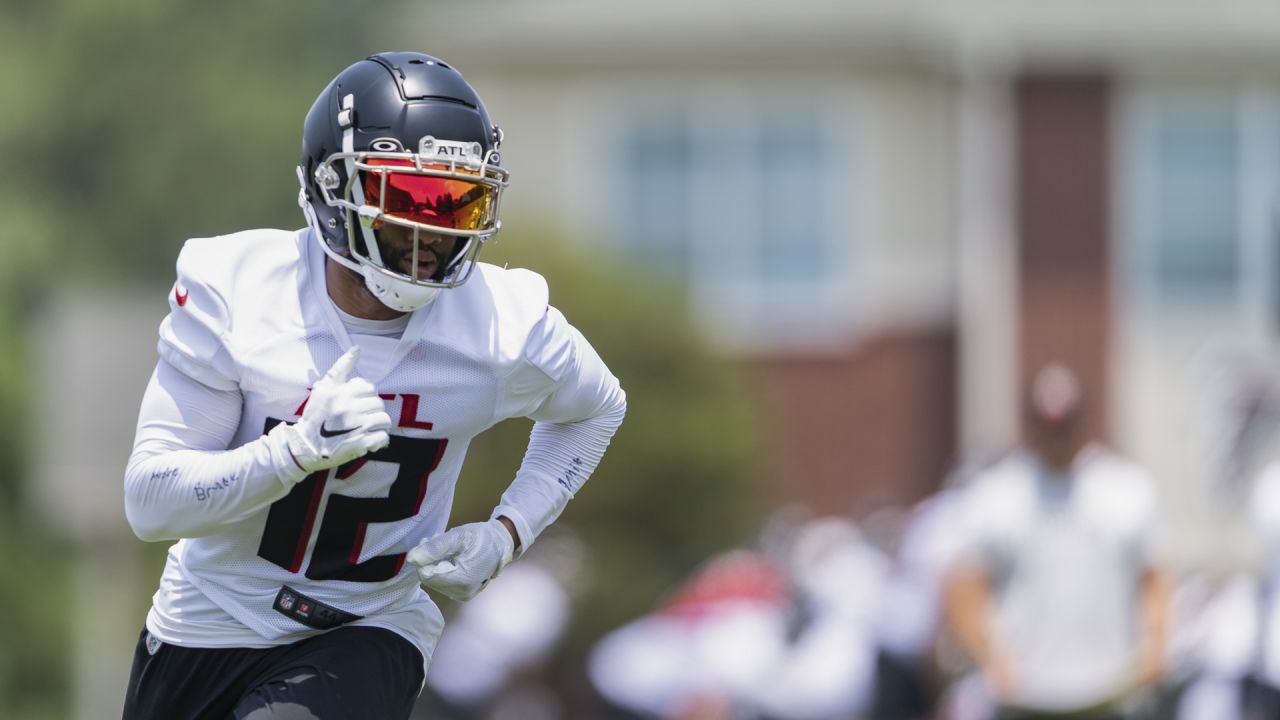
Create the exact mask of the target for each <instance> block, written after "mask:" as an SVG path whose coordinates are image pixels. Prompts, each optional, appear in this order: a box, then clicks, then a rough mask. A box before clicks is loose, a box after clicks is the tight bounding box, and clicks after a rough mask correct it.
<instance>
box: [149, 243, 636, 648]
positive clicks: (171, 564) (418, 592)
mask: <svg viewBox="0 0 1280 720" xmlns="http://www.w3.org/2000/svg"><path fill="white" fill-rule="evenodd" d="M310 232H311V231H309V230H301V231H298V232H288V231H278V230H255V231H249V232H244V233H239V234H236V235H230V236H225V237H218V238H209V239H198V240H191V241H188V242H187V244H186V246H185V247H184V249H183V250H182V253H181V255H180V256H179V258H178V281H177V284H176V286H175V288H174V290H173V292H172V293H171V295H170V314H169V316H168V317H166V318H165V320H164V322H163V324H162V325H161V328H160V342H159V353H160V356H161V358H162V360H163V361H164V363H167V364H168V365H171V366H172V367H173V368H176V369H177V370H179V371H181V373H183V374H185V375H186V376H188V377H190V378H194V379H195V380H198V381H199V382H200V383H202V384H203V385H204V386H207V387H208V388H212V389H213V390H215V391H223V392H227V391H235V392H238V393H239V395H240V397H241V399H242V404H241V414H240V419H239V425H238V427H237V429H236V430H235V434H234V438H233V439H232V441H231V442H230V444H229V445H228V448H237V447H240V446H242V445H244V444H246V443H250V442H252V441H254V440H257V439H258V438H260V437H261V436H262V435H263V434H264V433H265V432H267V431H268V430H269V429H270V428H271V427H272V426H273V425H274V424H276V423H280V422H295V421H296V420H297V419H298V418H299V417H300V414H301V412H302V410H303V408H304V406H305V403H306V401H307V397H308V391H309V388H310V387H311V386H312V385H313V384H314V383H315V382H316V381H317V380H319V379H320V377H322V376H323V374H324V372H325V371H326V370H327V369H328V368H329V367H330V366H331V365H332V364H333V363H334V361H336V360H337V359H338V358H339V357H340V356H341V355H342V354H343V353H344V352H345V351H346V350H347V349H348V348H349V347H351V345H352V343H353V340H352V337H351V336H349V335H348V331H347V329H346V328H345V327H344V325H343V322H342V320H341V319H340V317H339V315H338V313H337V311H336V308H335V306H334V305H333V303H332V301H331V300H330V299H329V296H328V293H327V290H326V286H325V281H324V276H325V275H324V262H325V258H324V254H323V252H322V250H321V248H320V247H319V246H318V244H317V242H316V241H315V240H314V238H313V236H312V235H311V234H310ZM361 337H365V336H357V340H356V342H357V343H360V342H362V341H361V340H360V339H359V338H361ZM385 342H386V341H385V340H384V343H385ZM584 364H586V365H590V366H591V367H589V368H587V370H585V371H584V368H583V367H582V366H583V365H584ZM355 374H356V375H359V376H361V377H364V378H366V379H367V380H369V381H370V382H372V383H373V384H374V386H375V387H376V388H377V390H378V393H379V394H380V396H381V397H382V398H383V400H384V401H385V403H386V408H387V411H388V413H389V414H390V416H391V418H392V422H393V425H394V427H393V428H392V430H391V442H390V444H389V445H388V446H387V447H385V448H383V449H381V450H378V451H375V452H373V453H370V454H369V455H367V456H365V457H362V458H360V459H358V460H356V461H353V462H351V463H348V464H346V465H344V466H341V467H339V468H335V469H332V470H328V471H321V472H316V473H313V474H311V475H310V476H308V477H306V478H305V479H303V480H302V481H301V482H298V483H297V484H296V485H293V486H292V488H291V489H290V490H289V491H288V492H287V494H284V495H283V496H282V497H280V498H279V499H277V500H275V501H274V502H271V503H270V504H269V505H265V506H263V507H261V508H260V509H258V510H256V511H254V512H251V513H250V514H248V515H247V516H245V517H243V518H241V519H236V520H233V521H232V522H231V523H230V524H224V525H220V526H216V527H215V529H214V530H213V531H212V532H209V533H207V534H200V535H199V536H198V537H190V538H184V539H182V540H180V541H179V542H178V543H177V544H176V545H174V546H173V548H172V549H171V551H170V553H169V559H168V563H167V565H166V568H165V571H164V575H163V577H162V579H161V587H160V590H159V591H158V592H157V593H156V595H155V599H154V606H153V608H152V611H151V613H150V615H149V617H148V628H149V629H150V630H151V631H152V632H153V633H154V634H156V635H157V636H158V637H159V638H160V639H161V640H165V641H168V642H173V643H176V644H185V645H196V646H217V645H237V646H245V645H251V646H253V645H256V646H270V645H276V644H283V643H288V642H293V641H295V640H298V639H301V638H303V637H306V636H308V635H313V634H316V633H317V632H320V631H321V630H318V629H316V627H317V626H315V625H310V626H309V625H308V624H304V623H303V622H300V621H299V619H298V618H299V617H300V616H299V615H298V613H299V611H300V610H299V606H300V605H302V606H305V607H303V608H302V610H305V611H307V612H320V613H332V612H337V613H338V614H339V615H340V616H341V617H343V619H345V620H351V617H350V616H358V617H359V618H360V619H358V620H355V621H354V622H355V624H367V625H376V626H381V627H387V628H389V629H392V630H394V631H396V632H398V633H400V634H401V635H403V636H405V637H406V638H408V639H409V640H410V641H412V642H413V643H414V644H415V645H416V646H417V647H418V648H419V649H420V650H421V651H422V653H423V656H424V659H426V660H427V661H429V659H430V657H431V653H432V650H433V648H434V645H435V641H436V639H437V637H438V635H439V633H440V630H441V628H442V619H441V615H440V612H439V610H438V609H437V608H436V607H435V605H434V603H432V601H431V600H430V598H429V597H428V596H427V594H426V593H425V592H424V591H423V590H422V589H421V588H420V587H419V582H418V577H417V574H416V568H414V567H413V566H411V565H407V564H406V563H405V554H406V553H407V552H408V551H409V550H410V549H412V548H413V547H414V546H415V545H417V544H418V543H419V542H420V541H421V540H423V539H425V538H428V537H431V536H434V535H437V534H439V533H441V532H443V531H444V530H445V526H446V523H447V522H448V519H449V512H450V506H451V505H452V502H453V496H454V486H455V483H456V481H457V479H458V474H459V471H460V470H461V468H462V463H463V458H464V456H465V455H466V452H467V446H468V445H469V444H470V442H471V440H472V438H474V437H475V436H476V435H477V434H478V433H480V432H481V431H483V430H485V429H486V428H489V427H490V426H492V425H494V424H495V423H497V422H498V421H500V420H503V419H506V418H511V417H522V416H523V417H532V418H534V419H536V420H539V421H543V422H548V423H570V422H575V421H579V420H583V419H585V417H589V416H591V415H592V414H593V413H600V412H602V410H601V409H602V408H604V409H606V410H607V409H608V408H609V406H610V405H616V404H617V403H618V402H619V401H620V398H621V397H622V394H621V390H620V389H619V388H618V387H617V381H616V379H614V378H613V377H612V375H610V374H609V373H608V371H607V370H605V369H604V368H603V364H602V363H601V361H600V360H599V357H598V356H597V355H596V354H595V353H594V351H593V350H591V348H590V346H589V345H588V344H587V343H586V341H585V340H584V339H583V337H582V335H581V334H580V333H578V332H577V331H576V330H575V329H574V328H573V327H572V326H570V325H569V324H568V322H567V321H565V319H564V318H563V316H562V315H561V314H560V313H559V312H558V311H556V310H555V309H554V308H552V307H550V306H549V305H548V291H547V286H546V283H545V281H544V280H543V279H542V277H541V276H539V275H537V274H536V273H533V272H529V271H526V270H505V269H502V268H498V267H495V266H491V265H484V264H481V265H479V266H478V267H477V268H476V271H475V272H474V273H473V275H472V277H471V279H470V280H468V282H466V283H465V284H463V285H461V286H459V287H457V288H453V289H450V290H447V291H445V292H442V293H441V294H440V295H439V297H438V298H437V299H436V300H435V301H434V302H433V303H431V304H429V305H427V306H425V307H423V308H422V309H420V310H418V311H416V312H414V313H413V314H412V316H411V317H410V319H409V322H408V324H407V326H406V327H405V329H404V333H403V336H402V337H401V338H400V339H399V341H398V343H397V344H395V345H394V349H393V350H391V352H389V353H388V352H387V351H386V347H385V346H384V347H382V348H381V351H379V352H365V353H364V354H363V355H362V357H361V361H360V365H359V366H358V368H357V370H356V373H355ZM584 378H590V379H591V381H589V382H588V381H587V380H586V379H584ZM600 378H605V381H603V382H601V381H600ZM567 396H572V400H571V401H566V400H565V398H566V397H567ZM584 408H587V410H584ZM188 415H189V418H190V419H188ZM199 418H200V413H199V412H197V411H195V410H193V411H191V412H190V413H189V414H188V413H187V412H186V411H185V410H184V412H183V415H182V420H183V421H184V422H187V423H198V422H199V421H200V420H199ZM140 427H141V422H140ZM610 432H611V431H610ZM140 434H141V431H140ZM606 442H607V437H606ZM135 452H136V450H135ZM601 452H603V451H602V450H601ZM163 472H164V471H159V472H156V471H153V472H151V473H150V479H151V480H153V481H156V482H163V481H165V480H166V478H164V477H163ZM157 475H159V476H160V477H157ZM234 482H235V478H230V479H229V480H228V481H227V483H234ZM558 482H559V484H560V485H561V486H562V487H561V488H559V489H557V488H554V487H551V488H549V489H547V490H545V491H544V490H539V492H547V493H553V492H562V493H565V494H566V497H567V496H570V495H571V494H572V492H573V491H574V490H576V489H577V487H575V486H573V485H574V483H573V482H566V481H565V480H563V479H561V480H559V481H558ZM549 484H550V485H554V484H555V481H552V482H551V483H549ZM577 484H578V485H580V482H577ZM513 487H514V486H513ZM189 490H190V493H189V495H190V497H189V503H188V504H185V505H181V506H180V507H178V509H177V510H175V511H174V512H190V513H200V512H201V511H202V509H203V508H202V506H203V507H204V508H208V507H210V506H211V505H210V503H209V500H210V499H211V498H213V499H216V497H215V496H216V495H217V494H218V493H223V492H229V491H231V488H229V487H227V486H226V485H225V484H224V483H217V482H215V483H209V484H207V485H205V486H202V487H201V486H197V487H194V488H189ZM505 502H506V498H504V503H505ZM561 506H562V505H561ZM513 514H518V513H515V512H513ZM548 521H549V520H548ZM517 524H518V525H520V526H522V527H521V528H520V529H521V530H523V531H524V533H528V532H529V530H528V522H526V521H525V520H524V519H521V520H520V521H519V522H518V523H517ZM538 529H540V528H538ZM527 539H531V538H527ZM527 539H526V538H525V536H524V534H523V533H522V540H526V541H527ZM282 604H283V605H284V606H285V607H283V608H282ZM346 614H349V615H346Z"/></svg>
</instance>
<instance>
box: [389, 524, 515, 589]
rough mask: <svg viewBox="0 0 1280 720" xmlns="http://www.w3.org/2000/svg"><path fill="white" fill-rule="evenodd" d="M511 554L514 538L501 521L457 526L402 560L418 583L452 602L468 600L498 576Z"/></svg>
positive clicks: (428, 541) (427, 540)
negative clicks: (412, 567) (413, 571)
mask: <svg viewBox="0 0 1280 720" xmlns="http://www.w3.org/2000/svg"><path fill="white" fill-rule="evenodd" d="M513 554H515V539H514V538H512V537H511V533H510V532H509V531H508V530H507V526H506V525H503V524H502V521H501V520H498V519H496V518H495V519H493V520H489V521H487V522H476V523H468V524H466V525H459V526H458V527H456V528H453V529H451V530H448V531H446V532H444V533H443V534H440V535H437V536H435V537H433V538H428V539H426V540H423V541H422V542H420V543H418V547H416V548H414V549H412V550H410V551H409V555H408V557H407V558H406V559H407V560H408V561H409V562H411V563H413V564H414V565H417V566H418V580H419V581H420V582H421V583H422V584H423V585H425V586H427V587H428V588H430V589H432V590H436V591H438V592H440V593H442V594H443V595H445V596H446V597H449V598H452V599H454V600H460V601H461V600H470V599H471V598H473V597H475V596H476V595H477V594H478V593H479V592H480V591H481V590H483V589H484V586H485V585H488V584H489V581H490V580H492V579H493V578H495V577H497V576H498V573H499V572H500V571H501V570H502V568H504V567H506V565H507V563H509V562H511V556H512V555H513Z"/></svg>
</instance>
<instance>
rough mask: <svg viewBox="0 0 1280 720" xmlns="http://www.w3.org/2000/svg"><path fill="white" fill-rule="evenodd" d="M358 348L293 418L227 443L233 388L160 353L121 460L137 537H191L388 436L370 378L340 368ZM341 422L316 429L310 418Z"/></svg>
mask: <svg viewBox="0 0 1280 720" xmlns="http://www.w3.org/2000/svg"><path fill="white" fill-rule="evenodd" d="M358 357H359V353H358V349H357V348H353V349H352V350H351V351H350V352H348V353H347V354H346V355H344V356H343V357H342V358H340V359H339V360H338V362H336V363H335V364H334V366H333V368H331V369H330V370H329V372H328V373H327V374H326V375H325V376H324V378H322V379H321V380H320V381H319V382H317V383H316V385H315V387H314V388H313V389H312V393H311V397H310V399H309V400H308V403H307V408H306V410H305V411H304V412H303V415H302V418H301V419H300V420H299V421H298V422H297V423H294V424H289V423H281V424H279V425H277V426H276V427H274V428H273V429H272V430H271V432H269V433H268V434H266V435H263V436H262V437H260V438H258V439H257V440H254V441H251V442H248V443H245V444H244V445H241V446H240V447H237V448H235V449H232V450H228V449H227V448H228V446H229V445H230V443H231V441H232V439H233V437H234V436H235V432H236V428H237V426H238V424H239V422H240V411H241V404H242V400H241V396H240V392H239V391H238V390H231V389H217V388H213V387H209V386H208V385H205V384H203V383H201V382H199V381H198V380H196V379H194V378H192V377H190V376H189V375H187V374H186V373H184V372H182V371H180V370H178V369H177V368H175V367H173V366H172V365H170V364H169V363H168V362H165V361H161V362H160V363H159V365H157V367H156V371H155V372H154V373H153V374H152V377H151V382H150V383H149V384H148V386H147V391H146V393H145V394H144V396H143V401H142V409H141V411H140V413H139V417H138V430H137V435H136V438H135V441H134V448H133V453H132V454H131V455H130V458H129V463H128V466H127V467H126V470H125V514H126V516H127V517H128V519H129V524H130V525H131V526H132V527H133V530H134V533H135V534H137V535H138V537H139V538H141V539H143V540H168V539H177V538H183V537H198V536H201V535H207V534H209V533H212V532H215V531H217V530H218V529H220V528H222V527H224V526H226V525H229V524H231V523H235V522H238V521H240V520H243V519H244V518H246V517H248V516H249V515H252V514H253V513H255V512H257V511H259V510H261V509H262V508H263V507H265V506H267V505H270V504H271V503H273V502H275V501H276V500H278V499H280V498H281V497H283V496H284V495H286V494H287V493H288V492H289V490H290V489H291V488H292V487H293V486H294V484H296V483H297V482H298V481H300V480H302V478H304V477H306V476H307V475H308V474H309V473H311V472H314V471H317V470H322V469H325V468H329V467H335V466H337V465H340V464H342V463H344V462H347V461H349V460H352V459H355V458H357V457H360V456H361V455H364V454H365V453H368V452H370V451H371V450H375V449H377V448H379V447H383V446H385V445H386V444H387V442H388V437H387V432H386V430H387V428H388V427H390V424H391V418H390V417H389V416H387V414H386V411H385V410H384V408H383V406H382V402H381V401H380V400H379V399H378V397H377V394H376V392H375V391H374V389H373V386H372V385H371V384H369V383H368V381H366V380H363V379H361V378H350V377H349V375H350V373H351V371H352V369H353V368H354V367H355V364H356V361H357V359H358ZM326 424H327V427H328V428H329V429H330V430H333V429H336V428H343V429H345V430H346V431H345V432H342V433H338V434H332V433H329V434H323V433H320V432H319V429H320V428H323V427H326Z"/></svg>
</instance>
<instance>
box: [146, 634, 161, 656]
mask: <svg viewBox="0 0 1280 720" xmlns="http://www.w3.org/2000/svg"><path fill="white" fill-rule="evenodd" d="M146 644H147V654H148V655H155V654H156V651H158V650H159V649H160V638H158V637H156V636H155V635H152V634H151V633H150V632H148V633H147V639H146Z"/></svg>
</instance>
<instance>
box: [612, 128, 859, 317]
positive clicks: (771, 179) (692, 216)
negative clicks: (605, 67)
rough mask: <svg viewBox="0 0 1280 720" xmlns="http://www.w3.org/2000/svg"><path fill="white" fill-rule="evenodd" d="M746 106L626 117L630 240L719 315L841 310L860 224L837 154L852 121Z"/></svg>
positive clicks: (634, 252)
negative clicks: (844, 123)
mask: <svg viewBox="0 0 1280 720" xmlns="http://www.w3.org/2000/svg"><path fill="white" fill-rule="evenodd" d="M737 110H738V111H737V112H729V111H727V110H723V109H722V110H719V111H717V110H715V109H708V108H693V109H680V110H676V109H672V110H671V111H670V112H668V113H667V114H665V115H647V116H645V115H633V116H630V117H629V118H628V120H627V122H626V123H625V124H624V129H623V132H622V133H621V135H620V144H621V152H620V153H619V157H620V158H621V159H622V160H623V161H624V167H623V168H622V178H621V182H620V183H619V187H620V189H621V190H620V193H619V194H620V197H619V198H618V202H619V203H620V208H625V210H622V216H623V217H627V218H628V219H629V222H627V223H625V226H624V227H623V228H621V231H620V235H621V237H620V241H621V244H622V245H623V246H624V248H625V250H626V251H627V253H628V254H629V255H631V256H632V257H634V258H635V259H636V261H637V262H641V263H644V264H646V265H648V266H649V267H650V268H653V269H655V270H657V271H661V272H667V273H669V274H671V275H672V276H674V277H676V278H678V279H680V280H682V281H684V282H685V283H686V284H687V285H688V287H689V290H690V295H691V297H692V298H693V301H694V303H695V306H696V307H695V308H694V310H695V311H698V312H699V313H700V314H701V315H703V316H704V317H705V318H708V319H711V320H713V321H717V322H719V321H723V322H725V323H728V324H730V325H733V324H735V323H736V324H737V325H739V326H740V329H741V330H743V331H747V332H752V331H757V330H759V329H760V326H761V325H764V324H770V325H775V326H776V325H777V323H778V321H779V320H785V321H788V322H792V321H795V322H797V323H810V324H813V323H815V322H816V323H818V324H821V323H822V322H823V321H824V319H823V317H822V316H823V314H824V313H826V314H827V315H829V316H830V317H828V318H826V320H828V321H829V320H834V319H835V313H833V312H831V311H830V309H831V308H833V307H834V306H836V305H838V303H836V302H833V300H834V298H836V296H838V295H840V293H841V292H842V291H843V288H844V287H845V286H847V285H848V284H849V283H848V280H849V278H848V275H849V267H848V265H849V263H848V259H849V254H850V247H849V246H850V244H851V242H850V241H851V237H850V234H851V233H852V232H853V230H852V228H853V227H854V226H853V223H852V222H850V219H851V218H850V216H851V215H853V214H854V213H853V210H852V208H853V207H854V203H852V202H850V200H851V198H849V197H848V195H849V193H850V192H851V190H850V186H849V183H848V180H847V174H848V173H847V171H848V163H842V162H840V161H839V159H838V158H839V157H841V154H842V153H844V152H846V151H847V148H846V147H845V146H844V143H845V142H847V140H846V137H847V135H848V132H847V130H843V129H842V130H841V132H840V134H839V135H837V134H836V133H835V132H833V130H832V128H831V127H829V126H828V124H827V122H826V116H824V114H823V113H822V112H820V109H819V108H818V107H817V106H816V105H809V106H806V105H803V104H800V105H799V106H796V107H792V108H789V109H787V110H785V111H778V110H774V109H771V108H760V107H755V108H753V109H752V110H750V111H747V112H742V108H737ZM842 170H843V171H844V172H843V173H842V172H841V171H842ZM837 213H841V214H839V215H838V214H837Z"/></svg>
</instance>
